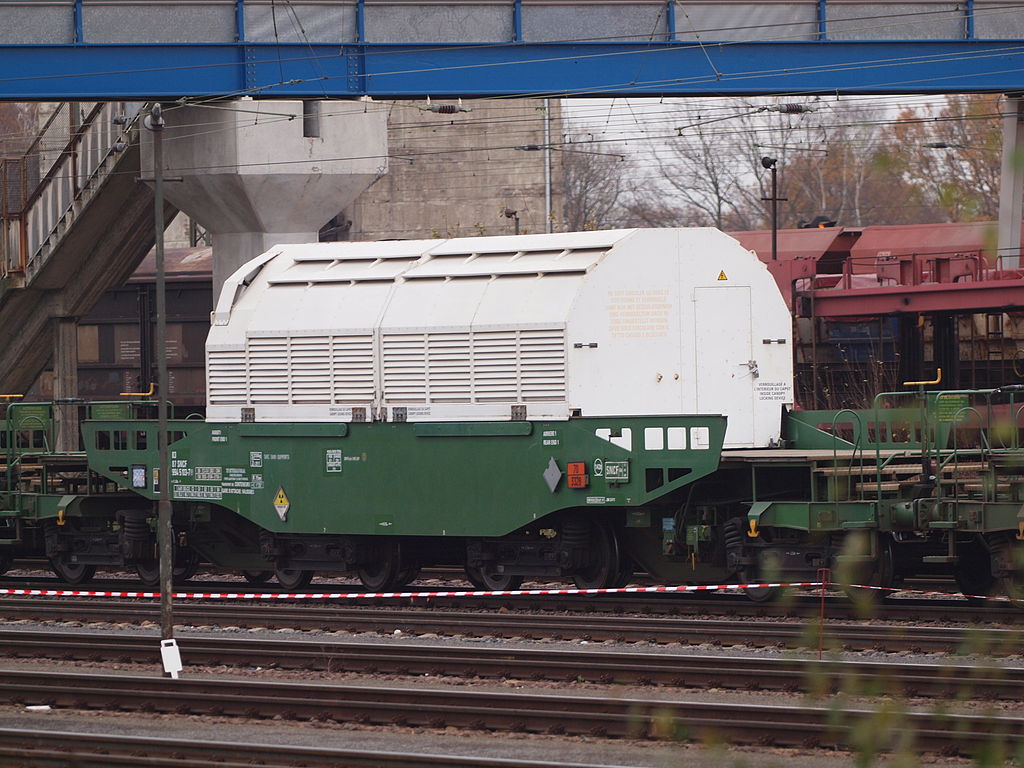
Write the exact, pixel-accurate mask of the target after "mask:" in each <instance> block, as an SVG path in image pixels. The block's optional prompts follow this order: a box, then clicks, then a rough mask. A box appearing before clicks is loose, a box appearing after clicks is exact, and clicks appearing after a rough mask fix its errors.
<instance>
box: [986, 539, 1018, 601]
mask: <svg viewBox="0 0 1024 768" xmlns="http://www.w3.org/2000/svg"><path fill="white" fill-rule="evenodd" d="M988 547H989V553H990V554H991V558H992V560H991V563H992V570H993V571H994V572H995V573H999V574H1000V575H999V576H998V577H995V578H994V582H995V583H994V584H993V589H992V591H993V592H997V593H999V594H1002V595H1006V596H1007V597H1009V598H1010V603H1011V604H1012V605H1013V606H1015V607H1016V608H1024V562H1022V560H1024V547H1021V545H1020V544H1019V543H1018V542H1017V541H1016V540H1015V539H1014V538H1013V536H1012V534H996V535H994V536H992V537H991V538H989V539H988Z"/></svg>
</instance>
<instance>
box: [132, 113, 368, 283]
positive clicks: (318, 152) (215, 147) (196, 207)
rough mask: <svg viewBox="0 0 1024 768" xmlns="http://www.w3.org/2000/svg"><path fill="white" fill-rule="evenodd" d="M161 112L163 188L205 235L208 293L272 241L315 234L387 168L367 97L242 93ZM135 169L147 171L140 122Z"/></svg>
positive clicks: (147, 149) (146, 142) (148, 140)
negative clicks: (272, 97)
mask: <svg viewBox="0 0 1024 768" xmlns="http://www.w3.org/2000/svg"><path fill="white" fill-rule="evenodd" d="M163 116H164V120H165V121H166V128H165V129H164V141H163V147H164V162H163V166H164V174H165V178H166V179H167V180H168V181H167V183H166V184H165V185H164V195H165V197H166V198H167V200H168V201H169V202H171V203H173V204H174V205H175V206H177V207H178V208H179V209H180V210H182V211H184V212H185V213H187V214H188V215H189V216H191V217H192V218H194V219H195V220H196V221H198V222H199V223H200V224H201V225H202V226H203V227H204V228H206V229H207V231H209V232H210V233H211V234H212V235H213V261H214V267H213V289H214V296H215V297H216V296H217V295H218V294H219V292H220V288H221V286H222V285H223V283H224V280H225V279H226V278H227V277H228V276H230V275H231V273H232V272H234V271H235V270H236V269H237V268H238V267H239V266H241V265H242V264H244V263H245V262H246V261H248V260H249V259H251V258H253V257H255V256H258V255H259V254H261V253H263V252H264V251H266V250H267V249H269V248H271V247H272V246H274V245H276V244H278V243H302V242H316V240H317V232H318V231H319V229H320V227H322V226H323V225H324V224H326V223H327V221H328V220H330V219H331V217H333V216H335V215H337V213H338V212H339V211H341V210H342V209H344V208H345V207H346V206H348V205H349V204H350V203H351V202H352V200H354V199H355V198H356V196H357V195H359V194H360V193H361V192H362V191H363V190H364V189H366V188H367V187H368V186H369V185H370V184H372V183H373V182H374V181H376V180H377V179H378V178H380V176H381V175H383V174H384V173H386V172H387V113H386V112H385V111H384V109H382V108H381V107H379V106H378V105H376V104H363V103H360V102H353V101H254V100H252V99H249V98H245V99H238V100H235V101H224V102H214V103H210V104H206V105H203V106H185V107H177V106H172V105H168V106H166V107H165V109H164V111H163ZM142 168H143V171H142V173H143V176H144V177H147V178H152V173H153V145H152V135H151V134H150V133H149V132H148V131H146V130H144V131H143V132H142ZM178 179H180V180H178Z"/></svg>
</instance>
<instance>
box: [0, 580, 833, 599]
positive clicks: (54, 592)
mask: <svg viewBox="0 0 1024 768" xmlns="http://www.w3.org/2000/svg"><path fill="white" fill-rule="evenodd" d="M820 586H822V583H821V582H820V581H799V582H787V583H769V584H706V585H700V586H679V587H621V588H608V589H570V588H565V589H503V590H475V591H474V590H441V591H432V592H299V593H279V592H174V593H173V595H172V597H174V599H176V600H361V599H364V598H388V597H515V596H519V595H525V596H533V595H623V594H643V593H651V592H668V593H671V592H716V591H718V590H720V589H753V588H760V587H820ZM0 596H7V597H138V598H154V597H160V593H159V592H121V591H100V590H86V589H0Z"/></svg>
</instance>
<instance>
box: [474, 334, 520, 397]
mask: <svg viewBox="0 0 1024 768" xmlns="http://www.w3.org/2000/svg"><path fill="white" fill-rule="evenodd" d="M517 336H518V334H517V332H516V331H483V332H479V333H475V334H473V381H474V391H475V393H476V397H475V399H476V402H478V403H509V402H515V401H516V399H517V391H518V386H517V385H518V381H517V379H518V362H517V360H516V353H517V349H516V348H517V346H518V345H517Z"/></svg>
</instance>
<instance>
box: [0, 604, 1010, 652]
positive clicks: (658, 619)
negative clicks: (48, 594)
mask: <svg viewBox="0 0 1024 768" xmlns="http://www.w3.org/2000/svg"><path fill="white" fill-rule="evenodd" d="M0 610H2V612H3V615H4V617H5V618H6V619H8V620H13V619H25V620H34V621H63V622H67V621H78V622H104V623H117V622H129V623H142V622H156V621H158V620H159V606H158V605H156V604H155V603H154V602H152V601H146V602H138V601H136V602H120V601H119V602H110V601H101V602H83V601H81V600H77V601H76V600H39V599H4V600H3V601H2V602H0ZM174 615H175V620H176V621H177V623H178V624H181V625H192V626H235V627H245V628H258V627H263V628H273V629H281V628H284V629H295V630H316V631H332V632H376V633H381V632H383V633H388V634H390V633H393V632H394V631H395V630H400V631H401V632H403V633H406V634H420V635H422V634H437V635H465V636H473V637H498V638H512V637H518V638H524V639H555V640H588V641H595V642H597V641H602V642H603V641H614V642H650V643H681V644H691V645H698V644H706V643H709V644H715V645H730V646H733V645H740V646H745V647H776V648H807V647H817V644H818V640H817V625H816V623H812V622H797V621H761V622H757V623H756V624H752V623H751V622H749V621H737V620H735V619H732V620H729V619H711V618H677V617H664V616H653V617H652V616H615V615H594V614H590V615H582V616H581V615H562V614H536V613H519V612H516V613H497V612H492V613H487V612H459V611H437V610H427V609H420V608H408V607H405V606H395V607H392V608H360V607H339V606H328V607H324V606H311V605H302V604H299V605H282V604H280V603H270V604H266V605H254V604H252V603H244V604H237V603H222V604H210V603H178V604H176V605H175V611H174ZM824 627H825V632H824V640H823V643H824V645H825V647H829V648H840V649H847V650H879V651H913V652H936V653H985V654H992V655H1010V654H1016V653H1019V652H1020V650H1021V648H1022V647H1024V631H1022V630H1018V629H1004V628H992V627H986V628H970V627H968V628H964V627H938V626H912V625H906V624H899V625H885V624H844V623H839V622H826V624H825V625H824Z"/></svg>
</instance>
